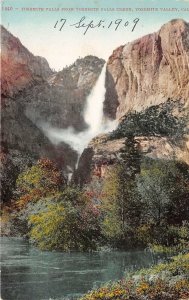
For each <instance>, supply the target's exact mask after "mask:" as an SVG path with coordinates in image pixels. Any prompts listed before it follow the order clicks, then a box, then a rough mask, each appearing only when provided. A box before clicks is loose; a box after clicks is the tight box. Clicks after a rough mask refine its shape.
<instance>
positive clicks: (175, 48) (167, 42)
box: [104, 20, 189, 118]
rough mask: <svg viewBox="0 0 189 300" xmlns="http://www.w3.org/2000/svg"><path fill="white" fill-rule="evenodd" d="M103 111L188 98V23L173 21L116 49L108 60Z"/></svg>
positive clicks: (121, 111)
mask: <svg viewBox="0 0 189 300" xmlns="http://www.w3.org/2000/svg"><path fill="white" fill-rule="evenodd" d="M106 88H107V92H106V100H105V106H104V112H105V114H106V115H108V116H109V117H112V118H115V117H116V118H120V117H122V116H123V115H125V114H126V113H127V112H129V111H134V110H136V111H140V110H143V109H145V108H146V107H148V106H151V105H156V104H160V103H163V102H166V101H167V99H168V98H171V99H182V100H184V101H185V103H186V104H187V105H188V101H189V100H188V99H189V24H188V23H186V22H185V21H183V20H172V21H170V22H168V23H167V24H165V25H163V26H162V27H161V29H160V30H159V31H158V32H156V33H152V34H149V35H146V36H144V37H142V38H139V39H138V40H135V41H133V42H131V43H128V44H126V45H124V46H121V47H119V48H117V49H116V50H115V51H114V52H113V54H112V55H111V56H110V58H109V60H108V63H107V80H106Z"/></svg>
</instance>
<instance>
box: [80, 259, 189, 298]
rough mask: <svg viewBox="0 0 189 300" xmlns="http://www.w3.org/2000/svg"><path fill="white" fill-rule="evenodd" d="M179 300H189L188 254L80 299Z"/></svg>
mask: <svg viewBox="0 0 189 300" xmlns="http://www.w3.org/2000/svg"><path fill="white" fill-rule="evenodd" d="M100 299H104V300H110V299H111V300H113V299H124V300H178V299H189V253H188V254H184V255H179V256H175V257H173V259H172V260H171V261H170V262H167V263H163V264H158V265H156V266H154V267H152V268H149V269H144V270H140V271H138V272H136V273H134V274H130V275H129V276H127V278H124V279H123V280H121V281H118V282H115V283H108V284H106V285H104V286H103V287H101V288H99V289H98V290H93V291H91V292H89V293H88V294H86V295H85V296H83V297H82V298H81V299H80V300H100Z"/></svg>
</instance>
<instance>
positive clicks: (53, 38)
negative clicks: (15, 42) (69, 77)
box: [0, 0, 189, 71]
mask: <svg viewBox="0 0 189 300" xmlns="http://www.w3.org/2000/svg"><path fill="white" fill-rule="evenodd" d="M0 2H1V24H2V25H4V26H5V27H6V28H7V29H8V30H9V31H10V32H11V33H12V34H14V35H15V36H16V37H18V38H19V39H20V40H21V42H22V44H23V45H24V46H25V47H27V48H28V49H29V50H30V51H31V52H32V53H33V54H34V55H40V56H43V57H45V58H46V59H47V60H48V62H49V65H50V67H51V68H53V69H55V70H56V71H59V70H61V69H62V68H63V67H65V66H66V65H70V64H72V63H73V62H74V61H75V60H76V59H77V58H79V57H84V56H86V55H96V56H98V57H100V58H104V59H106V60H107V59H108V57H109V56H110V55H111V54H112V51H113V50H114V49H116V48H117V47H118V46H120V45H124V44H126V43H128V42H129V41H132V40H135V39H137V38H139V37H141V36H143V35H145V34H148V33H151V32H154V31H157V30H159V29H160V27H161V26H162V25H163V24H164V23H166V22H168V21H170V20H171V19H176V18H179V19H180V18H182V19H184V20H186V21H189V0H132V1H131V0H0ZM6 8H9V10H5V9H6ZM28 8H37V9H38V8H45V10H44V11H36V10H35V11H34V10H31V11H27V10H26V9H28ZM82 8H86V9H94V10H87V11H81V9H82ZM146 8H148V9H151V11H149V10H148V11H145V10H144V9H146ZM157 8H158V11H152V9H157ZM68 9H72V10H68ZM126 9H129V11H128V10H126ZM82 18H84V19H83V21H82V22H80V20H81V19H82ZM61 19H62V20H65V21H62V22H61V21H60V20H61ZM100 20H102V21H101V22H100ZM64 22H65V24H64V26H63V27H62V30H60V28H61V25H62V24H63V23H64ZM79 22H80V23H79ZM91 22H92V23H91ZM99 22H100V24H101V25H100V26H97V25H99ZM56 23H57V25H56V27H55V28H54V26H55V24H56ZM78 23H79V24H78ZM89 23H91V27H92V26H96V27H95V28H90V27H89V29H88V30H87V32H86V33H85V34H84V32H85V31H86V29H87V27H86V26H87V25H89ZM74 24H76V25H75V26H73V25H74ZM71 25H72V26H71ZM79 25H84V26H85V27H81V28H76V27H79ZM134 25H136V26H135V28H134ZM108 27H109V28H108ZM116 27H117V30H115V29H116ZM133 28H134V29H133Z"/></svg>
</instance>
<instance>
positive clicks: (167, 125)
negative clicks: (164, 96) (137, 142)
mask: <svg viewBox="0 0 189 300" xmlns="http://www.w3.org/2000/svg"><path fill="white" fill-rule="evenodd" d="M180 105H181V104H180V103H178V102H177V103H176V106H180ZM174 107H175V102H174V101H172V100H170V99H169V100H168V101H166V103H164V104H160V105H154V106H150V107H149V108H147V109H145V110H144V111H142V112H134V113H129V114H128V115H126V116H125V118H124V119H123V120H122V122H121V123H120V124H119V126H118V128H117V129H116V130H115V131H113V133H112V134H111V136H110V137H111V138H112V139H114V138H122V137H127V136H129V135H130V134H133V135H134V136H155V135H160V136H169V137H170V138H174V139H175V140H176V139H177V140H178V138H180V137H181V136H182V135H183V133H184V128H185V127H186V122H187V118H185V117H182V118H181V117H179V118H177V117H176V116H175V115H174ZM182 109H183V108H182Z"/></svg>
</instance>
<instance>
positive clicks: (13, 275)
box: [1, 237, 158, 300]
mask: <svg viewBox="0 0 189 300" xmlns="http://www.w3.org/2000/svg"><path fill="white" fill-rule="evenodd" d="M157 260H158V257H153V256H152V254H151V253H150V252H143V251H131V252H121V251H113V252H100V253H99V252H98V253H80V252H71V253H64V252H48V251H40V250H38V249H36V248H34V247H33V246H31V245H30V244H29V243H28V242H27V241H25V240H23V239H21V238H7V237H3V238H1V270H2V276H1V282H2V287H1V293H2V295H1V297H2V298H1V299H3V300H47V299H48V300H49V299H51V300H52V299H53V300H54V299H56V300H60V299H73V298H77V297H79V296H81V295H83V294H84V293H86V292H87V291H89V290H91V289H92V288H95V287H98V286H100V285H101V284H102V283H104V282H107V281H111V280H112V281H113V280H118V279H121V278H122V277H123V276H124V274H126V273H127V272H128V271H130V270H134V269H139V268H143V267H148V266H151V265H152V264H153V263H154V262H157Z"/></svg>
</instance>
